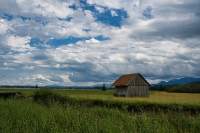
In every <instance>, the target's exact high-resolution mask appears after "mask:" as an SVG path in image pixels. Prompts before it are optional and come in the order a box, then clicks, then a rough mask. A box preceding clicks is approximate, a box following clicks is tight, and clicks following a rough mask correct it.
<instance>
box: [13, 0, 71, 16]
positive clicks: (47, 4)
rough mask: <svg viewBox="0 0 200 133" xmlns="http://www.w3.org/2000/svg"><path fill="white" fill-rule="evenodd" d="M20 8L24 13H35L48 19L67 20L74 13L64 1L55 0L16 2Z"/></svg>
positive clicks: (24, 0) (18, 0) (23, 0)
mask: <svg viewBox="0 0 200 133" xmlns="http://www.w3.org/2000/svg"><path fill="white" fill-rule="evenodd" d="M16 2H17V4H18V6H19V8H20V9H21V10H22V12H24V13H30V14H31V13H35V14H38V15H43V16H47V17H59V18H65V17H67V16H69V15H71V14H72V13H73V12H72V10H71V9H70V8H69V7H68V6H69V4H68V3H67V2H64V1H53V0H29V1H27V0H16Z"/></svg>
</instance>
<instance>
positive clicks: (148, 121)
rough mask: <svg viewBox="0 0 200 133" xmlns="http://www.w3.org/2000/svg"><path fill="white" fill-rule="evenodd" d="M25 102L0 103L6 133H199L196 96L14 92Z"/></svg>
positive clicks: (199, 105)
mask: <svg viewBox="0 0 200 133" xmlns="http://www.w3.org/2000/svg"><path fill="white" fill-rule="evenodd" d="M5 91H9V92H11V91H13V92H14V91H16V90H15V89H12V90H7V89H2V90H1V92H5ZM17 91H18V92H21V93H22V94H23V95H24V96H25V97H24V98H8V99H0V132H3V133H4V132H5V133H10V132H11V133H27V132H28V133H29V132H30V133H32V132H33V133H34V132H39V133H40V132H41V133H44V132H48V133H49V132H50V133H51V132H52V133H62V132H69V133H76V132H78V133H82V132H84V133H122V132H124V133H169V132H170V133H193V132H194V133H198V132H199V130H200V126H199V125H200V94H189V93H168V92H158V91H153V92H151V95H150V97H143V98H141V97H135V98H124V97H114V96H113V95H112V91H110V90H109V91H101V90H51V91H49V90H43V91H41V90H37V91H35V90H31V89H27V90H26V89H18V90H17ZM130 107H131V109H132V110H131V111H130V110H127V109H130Z"/></svg>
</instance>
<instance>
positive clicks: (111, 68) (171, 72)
mask: <svg viewBox="0 0 200 133" xmlns="http://www.w3.org/2000/svg"><path fill="white" fill-rule="evenodd" d="M128 73H141V74H142V75H144V77H145V78H146V79H147V80H148V81H149V82H150V83H157V82H159V81H162V80H169V79H173V78H180V77H199V76H200V1H199V0H0V85H36V84H38V85H60V86H90V85H96V84H103V83H112V82H113V80H115V79H116V78H117V77H118V76H120V75H122V74H128Z"/></svg>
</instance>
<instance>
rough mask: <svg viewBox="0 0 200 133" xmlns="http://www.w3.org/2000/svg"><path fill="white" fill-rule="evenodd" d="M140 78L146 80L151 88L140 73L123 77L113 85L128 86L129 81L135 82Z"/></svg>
mask: <svg viewBox="0 0 200 133" xmlns="http://www.w3.org/2000/svg"><path fill="white" fill-rule="evenodd" d="M138 76H139V77H141V78H142V79H143V80H144V82H146V83H147V84H148V85H149V86H150V84H149V83H148V82H147V81H146V79H145V78H144V77H143V76H142V75H141V74H140V73H133V74H126V75H122V76H121V77H119V78H118V79H117V80H116V81H115V82H114V83H113V85H114V86H128V84H129V81H131V80H135V79H136V78H137V77H138Z"/></svg>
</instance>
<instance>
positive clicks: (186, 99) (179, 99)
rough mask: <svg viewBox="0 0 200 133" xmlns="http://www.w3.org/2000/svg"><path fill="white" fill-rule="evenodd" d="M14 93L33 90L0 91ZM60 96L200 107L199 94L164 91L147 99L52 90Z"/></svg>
mask: <svg viewBox="0 0 200 133" xmlns="http://www.w3.org/2000/svg"><path fill="white" fill-rule="evenodd" d="M6 91H9V92H10V91H14V92H16V91H17V92H22V93H23V94H24V95H26V96H31V95H32V94H33V92H34V91H35V90H34V89H17V90H16V89H0V92H6ZM52 91H53V92H55V93H58V94H60V95H62V96H69V97H72V98H75V99H91V100H103V101H119V102H128V103H134V102H138V101H140V102H150V103H163V104H168V103H169V104H170V103H173V104H174V103H175V104H190V105H200V93H174V92H164V91H151V92H150V96H149V97H132V98H127V97H115V96H113V93H112V90H107V91H101V90H70V89H66V90H62V89H60V90H58V89H54V90H52Z"/></svg>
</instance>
